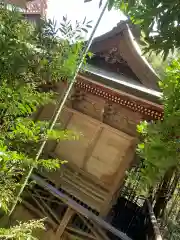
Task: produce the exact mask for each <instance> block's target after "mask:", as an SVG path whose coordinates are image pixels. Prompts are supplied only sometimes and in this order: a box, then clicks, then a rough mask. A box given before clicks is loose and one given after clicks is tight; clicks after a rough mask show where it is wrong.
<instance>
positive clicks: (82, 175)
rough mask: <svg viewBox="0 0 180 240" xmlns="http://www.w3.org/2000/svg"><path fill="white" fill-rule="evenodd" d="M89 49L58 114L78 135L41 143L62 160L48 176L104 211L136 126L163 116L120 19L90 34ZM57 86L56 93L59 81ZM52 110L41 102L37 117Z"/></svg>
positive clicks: (151, 78)
mask: <svg viewBox="0 0 180 240" xmlns="http://www.w3.org/2000/svg"><path fill="white" fill-rule="evenodd" d="M91 51H92V52H93V53H94V56H93V58H92V59H91V60H90V61H89V64H88V65H87V66H86V68H85V72H83V73H80V74H79V75H78V79H77V81H76V83H75V86H74V89H73V92H72V93H71V95H70V97H69V100H68V102H67V104H66V107H65V108H64V111H63V113H62V115H61V117H60V119H59V122H60V123H61V124H62V126H63V128H67V129H71V130H74V131H75V132H77V133H80V138H79V140H78V141H63V142H60V143H57V144H56V143H52V144H50V145H49V146H48V147H47V148H46V152H47V153H48V155H50V156H53V157H58V158H60V159H65V160H67V161H68V163H67V164H65V165H64V166H63V167H62V168H61V169H60V170H59V171H57V172H55V173H52V174H51V175H49V176H48V177H49V179H50V180H51V181H53V182H54V183H55V184H56V185H58V186H61V188H62V189H63V190H64V191H65V192H67V194H71V195H73V196H74V197H75V198H76V199H78V200H80V201H82V202H84V203H85V204H87V205H88V206H89V207H90V208H91V209H93V210H94V211H96V212H98V213H99V214H100V215H102V216H105V215H107V213H108V212H109V210H110V209H111V207H112V205H113V204H114V203H115V201H116V198H117V196H118V195H119V190H120V188H121V185H122V183H123V180H124V176H125V172H126V170H127V169H128V168H129V167H130V166H131V165H132V164H133V161H134V153H135V148H136V144H137V141H138V138H137V133H136V125H137V124H138V123H139V122H140V121H142V120H147V121H149V120H152V119H161V118H162V117H163V116H162V108H161V106H160V105H159V96H160V93H159V92H158V91H156V89H157V81H158V77H157V76H156V74H155V72H154V71H153V70H152V68H151V67H150V65H149V64H148V63H147V62H146V61H145V60H144V59H143V58H142V56H141V55H140V53H139V49H138V48H137V46H136V44H135V42H134V39H133V35H132V33H131V31H130V29H129V27H128V25H127V24H126V22H125V23H122V24H119V25H117V27H115V28H114V29H113V30H112V31H111V32H109V33H106V34H104V35H103V36H100V37H98V38H96V39H94V41H93V44H92V46H91ZM57 88H58V89H59V90H58V91H59V92H61V91H62V89H63V88H64V86H63V83H61V84H60V85H59V86H58V87H57ZM53 111H54V108H53V107H52V106H50V105H49V106H46V107H45V108H43V109H42V111H41V113H40V115H39V118H40V119H46V120H48V119H49V118H50V117H51V116H52V114H53Z"/></svg>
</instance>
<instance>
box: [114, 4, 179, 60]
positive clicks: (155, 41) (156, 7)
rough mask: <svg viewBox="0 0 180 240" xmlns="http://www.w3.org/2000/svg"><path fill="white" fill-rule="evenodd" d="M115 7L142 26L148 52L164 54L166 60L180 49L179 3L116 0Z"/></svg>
mask: <svg viewBox="0 0 180 240" xmlns="http://www.w3.org/2000/svg"><path fill="white" fill-rule="evenodd" d="M114 6H115V8H116V9H121V10H122V11H123V12H124V13H125V14H127V15H128V16H130V18H131V20H132V21H133V22H134V23H136V24H140V26H141V29H142V31H143V33H144V34H145V40H146V41H147V43H148V45H147V46H146V51H150V50H153V51H155V52H156V53H161V52H162V53H163V55H164V59H166V57H167V56H168V54H169V52H170V51H172V52H173V51H174V50H175V49H178V48H179V47H180V44H179V37H180V31H179V24H180V21H179V8H180V2H179V1H177V0H172V1H166V0H155V1H146V0H140V1H138V0H134V1H131V0H114Z"/></svg>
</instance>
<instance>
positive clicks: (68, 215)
mask: <svg viewBox="0 0 180 240" xmlns="http://www.w3.org/2000/svg"><path fill="white" fill-rule="evenodd" d="M74 214H75V211H74V210H73V209H72V208H70V207H68V208H67V210H66V212H65V214H64V216H63V218H62V220H61V222H60V224H59V227H58V229H57V231H56V233H55V235H54V237H53V239H54V240H55V239H56V240H59V239H64V238H63V233H64V231H65V229H66V227H67V225H68V223H69V222H70V220H71V219H72V217H73V216H74Z"/></svg>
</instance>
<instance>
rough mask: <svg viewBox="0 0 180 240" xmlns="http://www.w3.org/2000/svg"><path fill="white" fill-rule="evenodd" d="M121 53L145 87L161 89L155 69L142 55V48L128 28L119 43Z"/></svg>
mask: <svg viewBox="0 0 180 240" xmlns="http://www.w3.org/2000/svg"><path fill="white" fill-rule="evenodd" d="M119 52H120V55H121V56H122V57H123V58H124V60H125V61H126V62H127V63H128V65H129V66H130V68H131V69H132V71H133V72H134V73H135V74H136V76H137V77H138V78H139V80H140V81H141V82H142V84H143V85H144V86H146V87H147V88H151V89H154V90H158V89H159V88H158V81H159V78H158V76H157V74H156V72H155V71H154V69H153V68H152V67H151V65H150V64H149V63H148V61H147V60H146V59H145V57H144V56H143V55H142V52H141V50H140V47H139V45H138V44H137V42H136V41H135V39H134V37H133V35H132V32H131V30H130V29H129V27H128V26H127V28H126V29H125V30H124V31H123V36H122V39H121V40H120V43H119Z"/></svg>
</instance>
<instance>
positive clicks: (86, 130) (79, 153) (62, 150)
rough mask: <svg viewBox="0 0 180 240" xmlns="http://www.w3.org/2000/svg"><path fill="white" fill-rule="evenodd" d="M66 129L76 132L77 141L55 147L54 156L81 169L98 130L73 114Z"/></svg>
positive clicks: (92, 124)
mask: <svg viewBox="0 0 180 240" xmlns="http://www.w3.org/2000/svg"><path fill="white" fill-rule="evenodd" d="M67 129H70V130H72V131H74V132H76V133H77V134H78V135H79V139H78V140H68V141H62V142H60V143H59V144H58V145H57V146H56V149H55V154H57V155H58V156H60V157H61V158H63V159H65V160H67V161H68V162H69V163H73V164H75V165H76V166H78V167H79V168H82V167H83V164H84V158H85V156H86V154H87V150H88V147H89V145H90V143H91V142H92V141H93V139H94V137H95V135H96V133H97V131H98V130H99V128H98V126H97V125H96V124H95V123H93V122H90V121H87V120H86V119H84V118H82V117H79V116H78V115H75V114H74V115H73V116H72V118H71V120H70V122H69V124H68V126H67Z"/></svg>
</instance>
